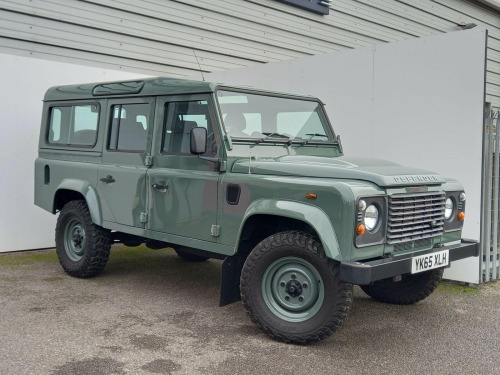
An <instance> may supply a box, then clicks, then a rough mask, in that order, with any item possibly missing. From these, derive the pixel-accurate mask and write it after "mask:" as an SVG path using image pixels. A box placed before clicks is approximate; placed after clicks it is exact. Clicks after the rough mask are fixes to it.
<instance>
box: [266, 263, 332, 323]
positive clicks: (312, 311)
mask: <svg viewBox="0 0 500 375" xmlns="http://www.w3.org/2000/svg"><path fill="white" fill-rule="evenodd" d="M299 285H300V287H299ZM261 288H262V296H263V298H264V302H265V303H266V306H267V307H268V308H269V310H270V311H271V312H272V313H273V314H274V315H276V316H277V317H279V318H281V319H283V320H285V321H289V322H303V321H306V320H308V319H311V318H312V317H313V316H314V315H316V313H317V312H318V311H319V310H320V308H321V306H322V305H323V300H324V297H325V290H324V285H323V280H322V279H321V276H320V274H319V273H318V271H317V270H316V268H315V267H314V266H313V265H312V264H311V263H309V262H307V261H306V260H304V259H301V258H297V257H285V258H281V259H278V260H276V261H274V262H273V263H272V264H271V265H270V266H269V267H268V268H267V269H266V271H265V273H264V276H263V277H262V286H261Z"/></svg>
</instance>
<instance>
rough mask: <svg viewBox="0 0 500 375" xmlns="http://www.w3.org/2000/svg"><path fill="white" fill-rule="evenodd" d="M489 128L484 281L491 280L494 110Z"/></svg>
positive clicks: (491, 113)
mask: <svg viewBox="0 0 500 375" xmlns="http://www.w3.org/2000/svg"><path fill="white" fill-rule="evenodd" d="M488 123H489V130H488V173H487V174H486V178H487V181H488V182H487V185H486V186H487V187H486V196H485V203H486V207H485V209H486V222H485V226H486V232H485V241H484V242H485V246H484V254H485V256H486V264H485V266H486V268H485V270H484V281H490V280H491V279H490V255H491V193H492V189H493V186H492V185H493V184H492V182H493V181H492V178H493V177H492V174H493V152H492V151H493V150H492V149H493V111H492V112H490V118H489V121H488Z"/></svg>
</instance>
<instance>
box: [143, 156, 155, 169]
mask: <svg viewBox="0 0 500 375" xmlns="http://www.w3.org/2000/svg"><path fill="white" fill-rule="evenodd" d="M144 165H145V166H146V167H151V166H152V165H153V157H152V156H151V155H146V157H145V158H144Z"/></svg>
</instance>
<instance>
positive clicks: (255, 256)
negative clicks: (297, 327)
mask: <svg viewBox="0 0 500 375" xmlns="http://www.w3.org/2000/svg"><path fill="white" fill-rule="evenodd" d="M283 244H286V245H296V246H299V247H302V248H304V249H306V250H307V251H308V252H310V253H313V254H315V255H317V256H318V257H319V258H320V259H321V261H324V262H326V263H327V264H328V269H329V271H330V273H331V274H332V275H333V276H334V280H335V284H334V285H329V286H328V287H329V288H333V289H334V290H335V291H336V293H337V295H338V301H339V302H338V304H337V306H336V309H335V311H333V312H332V314H331V315H330V318H329V319H328V321H326V323H325V324H324V325H323V326H322V327H320V328H317V329H315V330H314V331H312V332H310V333H308V334H288V333H285V332H282V331H280V330H277V329H275V328H273V327H271V326H269V325H268V324H266V323H265V322H264V321H263V320H262V319H261V318H260V316H259V315H258V314H256V313H254V309H253V308H252V301H250V299H249V298H247V296H248V295H249V288H250V285H249V279H250V277H251V273H252V270H253V269H254V268H255V265H256V263H257V262H258V261H259V259H261V258H262V257H263V256H264V255H265V254H266V253H268V252H269V251H272V249H273V248H274V247H278V246H281V245H283ZM339 270H340V267H339V263H338V262H336V261H334V260H333V259H330V258H328V257H327V256H326V254H325V252H324V250H323V246H322V245H321V243H320V242H319V241H318V240H316V239H315V238H314V237H312V236H311V235H309V234H308V233H305V232H301V231H288V232H280V233H277V234H275V235H272V236H270V237H268V238H266V239H265V240H263V241H262V242H261V243H259V244H258V245H257V246H256V247H255V249H254V250H253V251H252V253H251V254H250V255H249V257H248V258H247V260H246V262H245V266H244V267H243V270H242V272H241V282H240V286H241V299H242V301H243V305H244V307H245V310H246V313H247V314H248V316H249V317H250V319H251V320H252V322H253V323H255V324H256V325H257V327H259V328H260V329H261V330H262V331H263V332H264V333H265V334H267V335H268V336H269V337H270V338H272V339H275V340H278V341H282V342H289V343H296V344H309V343H313V342H318V341H321V340H323V339H325V338H327V337H328V336H330V335H331V334H332V333H333V332H334V331H335V330H337V329H338V328H339V327H340V325H341V324H342V322H343V320H344V319H345V318H346V317H347V315H348V312H349V310H350V308H351V305H352V301H353V286H352V284H349V283H345V282H342V281H340V277H338V276H339Z"/></svg>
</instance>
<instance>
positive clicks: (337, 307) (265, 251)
mask: <svg viewBox="0 0 500 375" xmlns="http://www.w3.org/2000/svg"><path fill="white" fill-rule="evenodd" d="M275 270H276V272H274V271H275ZM295 270H297V271H298V272H296V271H295ZM295 274H296V275H295ZM307 275H309V276H311V278H312V280H313V281H314V280H315V281H316V282H317V288H318V290H320V287H321V288H322V291H323V292H322V295H323V296H322V298H320V296H321V293H319V296H318V297H315V294H313V293H312V292H313V289H312V286H310V287H311V289H310V292H311V294H310V295H306V291H305V289H302V292H303V294H301V295H304V297H303V300H304V301H306V302H307V303H308V304H310V307H307V308H306V307H304V309H303V310H301V311H295V310H294V311H292V310H291V309H289V308H288V307H287V305H286V304H287V303H290V301H291V302H292V303H295V302H297V303H300V302H298V300H297V299H295V298H297V296H294V295H291V294H286V293H289V292H290V290H289V289H288V288H289V285H290V283H291V282H294V280H299V281H300V280H301V279H302V280H305V278H306V276H307ZM285 281H287V282H286V287H285V289H280V288H283V284H285ZM300 283H302V281H300V282H299V284H300ZM304 283H306V282H304ZM302 285H303V284H302ZM268 286H270V288H271V289H272V288H274V290H275V291H276V293H274V292H273V291H271V293H268V290H269V288H268ZM314 288H316V287H314ZM240 291H241V299H242V301H243V305H244V306H245V309H246V312H247V314H248V315H249V316H250V319H251V320H252V322H254V323H255V324H256V325H257V326H258V327H259V328H260V329H261V330H262V331H263V332H264V333H266V334H267V335H268V336H269V337H271V338H272V339H275V340H278V341H283V342H290V343H296V344H308V343H312V342H317V341H320V340H323V339H325V338H326V337H328V336H330V335H331V334H332V333H333V332H334V331H335V330H336V329H337V328H338V327H339V326H340V325H341V324H342V322H343V320H344V319H345V318H346V317H347V314H348V312H349V310H350V308H351V305H352V300H353V286H352V284H349V283H346V282H343V281H341V280H340V273H339V263H338V262H336V261H334V260H333V259H330V258H327V256H326V254H325V252H324V250H323V246H322V244H321V242H319V241H318V240H317V239H315V238H314V237H313V236H311V235H310V234H308V233H305V232H300V231H287V232H280V233H277V234H274V235H271V236H270V237H268V238H266V239H264V240H263V241H262V242H260V243H259V244H258V245H257V246H256V247H255V248H254V249H253V250H252V252H251V253H250V254H249V256H248V258H247V259H246V261H245V264H244V266H243V270H242V272H241V279H240ZM287 295H288V300H287V301H288V302H285V299H286V297H287ZM301 295H299V296H298V298H300V296H301ZM294 301H295V302H294ZM280 303H282V304H281V305H280ZM295 306H298V305H295ZM300 308H302V307H300ZM300 314H302V315H303V316H302V317H301V315H300Z"/></svg>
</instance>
